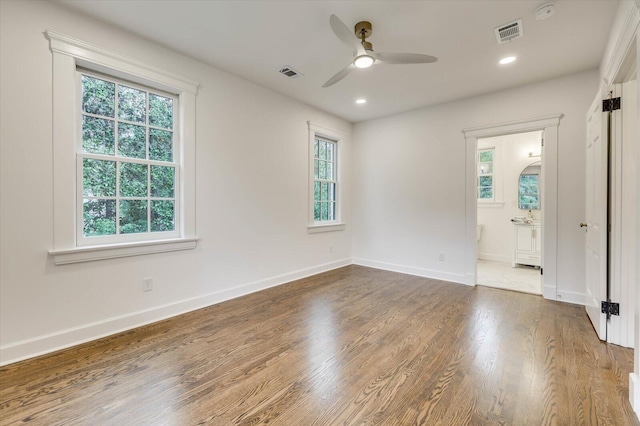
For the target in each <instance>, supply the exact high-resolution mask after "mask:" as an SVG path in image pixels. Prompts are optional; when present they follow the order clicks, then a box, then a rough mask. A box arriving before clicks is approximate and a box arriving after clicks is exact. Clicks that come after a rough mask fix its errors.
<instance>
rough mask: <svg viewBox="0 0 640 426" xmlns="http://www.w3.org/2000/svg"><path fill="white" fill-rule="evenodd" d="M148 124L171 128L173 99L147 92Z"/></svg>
mask: <svg viewBox="0 0 640 426" xmlns="http://www.w3.org/2000/svg"><path fill="white" fill-rule="evenodd" d="M149 124H150V125H152V126H158V127H164V128H165V129H173V99H171V98H165V97H164V96H159V95H154V94H152V93H149Z"/></svg>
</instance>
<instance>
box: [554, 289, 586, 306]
mask: <svg viewBox="0 0 640 426" xmlns="http://www.w3.org/2000/svg"><path fill="white" fill-rule="evenodd" d="M556 300H557V301H559V302H567V303H575V304H576V305H583V306H586V305H587V300H588V299H587V295H586V294H585V293H577V292H575V291H558V292H557V298H556Z"/></svg>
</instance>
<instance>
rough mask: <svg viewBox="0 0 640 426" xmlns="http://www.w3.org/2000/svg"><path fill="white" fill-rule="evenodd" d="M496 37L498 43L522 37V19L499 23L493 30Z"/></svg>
mask: <svg viewBox="0 0 640 426" xmlns="http://www.w3.org/2000/svg"><path fill="white" fill-rule="evenodd" d="M494 31H495V32H496V39H497V40H498V44H502V43H506V42H508V41H511V40H513V39H516V38H519V37H522V36H523V35H524V29H523V28H522V19H518V20H517V21H513V22H509V23H508V24H504V25H500V26H499V27H497V28H496V29H495V30H494Z"/></svg>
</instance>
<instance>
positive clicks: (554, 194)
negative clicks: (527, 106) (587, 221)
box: [462, 114, 573, 302]
mask: <svg viewBox="0 0 640 426" xmlns="http://www.w3.org/2000/svg"><path fill="white" fill-rule="evenodd" d="M562 117H563V114H550V115H545V116H540V117H531V118H522V119H519V120H514V121H510V122H506V123H499V124H490V125H482V126H475V127H468V128H466V129H463V130H462V133H463V134H464V138H465V163H466V165H465V217H466V220H465V222H466V225H465V259H464V262H465V263H464V264H465V283H467V284H468V285H476V284H477V262H478V238H477V236H478V227H477V225H478V221H477V216H478V207H477V205H478V167H477V160H478V150H477V146H478V140H479V139H483V138H489V137H493V136H503V135H510V134H517V133H526V132H534V131H542V132H543V135H544V141H543V143H544V150H543V151H542V176H543V178H542V183H541V185H542V190H541V200H542V201H541V203H542V210H541V212H542V222H543V223H544V228H543V229H542V230H541V231H542V239H541V241H540V242H541V244H542V247H541V269H540V274H541V275H542V296H543V297H544V298H545V299H551V300H558V299H560V297H561V295H559V294H558V291H557V275H558V272H557V264H558V247H557V241H558V126H559V125H560V120H561V119H562ZM564 300H566V301H568V302H572V301H573V300H572V299H571V298H567V299H564Z"/></svg>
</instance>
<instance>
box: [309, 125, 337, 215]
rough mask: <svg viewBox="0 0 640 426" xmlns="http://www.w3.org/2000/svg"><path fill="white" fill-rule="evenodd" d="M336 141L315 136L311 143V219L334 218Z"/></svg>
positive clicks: (335, 200)
mask: <svg viewBox="0 0 640 426" xmlns="http://www.w3.org/2000/svg"><path fill="white" fill-rule="evenodd" d="M337 144H338V143H337V141H334V140H331V139H328V138H323V137H319V136H316V137H315V138H314V143H313V221H314V222H333V221H335V220H336V202H337V198H336V194H337V187H338V176H337V175H338V173H337V167H336V165H337V161H336V160H337V155H338V148H337Z"/></svg>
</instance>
